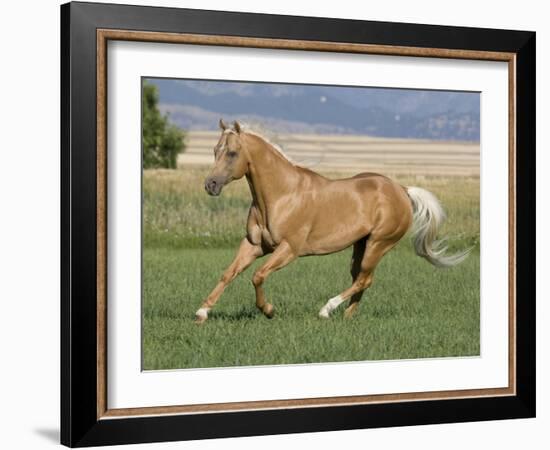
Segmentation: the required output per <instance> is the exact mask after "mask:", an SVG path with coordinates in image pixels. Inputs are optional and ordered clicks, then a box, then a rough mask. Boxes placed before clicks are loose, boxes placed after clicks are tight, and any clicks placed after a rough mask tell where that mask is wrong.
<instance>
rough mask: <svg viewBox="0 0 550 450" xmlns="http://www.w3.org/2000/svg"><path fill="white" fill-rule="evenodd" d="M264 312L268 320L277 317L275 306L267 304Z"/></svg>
mask: <svg viewBox="0 0 550 450" xmlns="http://www.w3.org/2000/svg"><path fill="white" fill-rule="evenodd" d="M262 311H263V313H264V315H265V316H266V317H267V318H268V319H272V318H273V316H274V315H275V308H273V305H272V304H271V303H268V304H266V305H265V306H264V307H263V309H262Z"/></svg>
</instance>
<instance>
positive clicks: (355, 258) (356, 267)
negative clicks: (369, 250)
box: [344, 237, 367, 318]
mask: <svg viewBox="0 0 550 450" xmlns="http://www.w3.org/2000/svg"><path fill="white" fill-rule="evenodd" d="M366 246H367V238H366V237H364V238H363V239H361V240H359V241H357V242H356V243H355V244H354V245H353V255H352V257H351V268H350V274H351V279H352V281H355V280H357V277H358V276H359V273H361V262H362V261H363V257H364V255H365V249H366ZM364 293H365V291H364V290H362V291H359V292H357V293H356V294H353V295H352V296H351V298H350V300H349V305H348V307H347V308H346V311H345V312H344V316H345V317H346V318H349V317H351V316H352V314H353V313H354V311H355V309H356V308H357V306H359V302H360V301H361V298H362V297H363V294H364Z"/></svg>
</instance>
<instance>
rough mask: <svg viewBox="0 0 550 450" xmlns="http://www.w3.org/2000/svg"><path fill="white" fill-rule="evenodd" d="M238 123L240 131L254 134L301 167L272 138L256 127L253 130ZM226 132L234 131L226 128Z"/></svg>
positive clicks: (246, 125)
mask: <svg viewBox="0 0 550 450" xmlns="http://www.w3.org/2000/svg"><path fill="white" fill-rule="evenodd" d="M239 125H240V128H241V131H242V132H244V133H247V134H250V135H252V136H256V137H257V138H259V139H261V140H263V141H264V142H266V143H267V144H269V145H271V147H273V148H274V149H275V150H276V151H277V153H279V155H281V156H282V157H283V158H284V159H286V160H287V161H288V162H289V163H290V164H292V165H293V166H296V167H302V166H300V165H299V164H297V163H296V162H295V161H293V160H292V158H291V157H290V156H288V155H287V154H286V153H285V152H284V150H283V148H282V147H281V146H280V145H279V144H277V143H276V142H273V140H272V139H271V138H269V137H267V136H266V135H265V134H264V133H260V132H259V131H258V130H256V129H254V130H253V129H252V128H251V126H250V125H249V124H246V123H239ZM226 132H233V133H235V131H234V130H230V129H227V130H226Z"/></svg>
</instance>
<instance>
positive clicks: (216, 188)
mask: <svg viewBox="0 0 550 450" xmlns="http://www.w3.org/2000/svg"><path fill="white" fill-rule="evenodd" d="M225 181H226V180H225V179H224V178H223V177H208V178H207V179H206V180H205V181H204V189H206V192H208V194H209V195H220V193H221V191H222V188H223V187H224V185H225Z"/></svg>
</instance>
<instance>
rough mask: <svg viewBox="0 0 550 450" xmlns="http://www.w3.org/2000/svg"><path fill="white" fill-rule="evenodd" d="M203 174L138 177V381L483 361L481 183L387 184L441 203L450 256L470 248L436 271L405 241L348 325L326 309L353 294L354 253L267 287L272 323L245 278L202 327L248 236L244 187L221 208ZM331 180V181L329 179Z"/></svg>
mask: <svg viewBox="0 0 550 450" xmlns="http://www.w3.org/2000/svg"><path fill="white" fill-rule="evenodd" d="M206 173H207V170H206V169H204V170H203V169H182V170H146V171H144V175H143V299H142V308H143V311H142V316H143V322H142V331H143V333H142V339H143V369H145V370H153V369H177V368H191V367H194V368H198V367H224V366H235V365H239V366H242V365H262V364H295V363H310V362H335V361H357V360H380V359H403V358H407V359H409V358H425V357H448V356H472V355H479V179H478V178H458V177H456V178H441V177H422V178H411V177H409V178H407V177H394V179H396V180H397V181H399V182H400V183H402V184H404V185H414V186H420V187H424V188H426V189H429V190H431V191H432V192H434V193H435V194H436V195H437V196H438V197H439V199H440V200H441V201H442V203H443V205H444V207H445V209H446V211H447V214H448V221H447V223H446V225H445V228H444V230H443V234H448V235H449V243H450V247H451V249H463V248H465V247H471V246H474V249H473V251H472V254H471V255H470V257H469V258H468V259H467V260H466V261H465V262H464V263H462V264H461V265H459V266H457V267H455V268H452V269H449V270H441V269H436V268H434V267H433V266H431V265H430V264H429V263H427V262H426V261H425V260H423V259H422V258H419V257H418V256H416V255H415V254H414V252H413V250H412V246H411V243H410V240H409V239H408V237H406V238H404V239H403V240H402V242H401V243H400V244H399V245H398V246H397V247H396V248H395V249H394V250H392V251H391V252H390V253H389V254H388V255H387V256H385V257H384V259H383V260H382V262H381V263H380V265H379V266H378V269H377V271H376V275H375V281H374V284H373V286H372V287H371V288H370V289H368V291H367V292H366V293H365V295H364V296H363V301H362V302H361V305H360V307H359V309H358V311H357V313H356V315H355V316H354V317H353V318H352V319H351V320H345V319H344V318H343V315H342V312H343V309H344V307H345V306H344V305H342V306H341V307H340V308H338V309H337V310H336V311H334V312H333V313H332V316H331V318H330V320H321V319H319V318H318V317H317V314H318V311H319V309H320V308H321V307H322V306H323V305H324V304H325V303H326V301H327V300H328V299H329V298H330V297H333V296H334V295H336V294H338V293H339V292H341V291H342V290H344V289H345V288H347V287H349V285H350V283H351V277H350V275H349V263H350V257H351V250H350V249H348V250H344V251H342V252H340V253H336V254H333V255H327V256H316V257H307V258H300V259H298V260H297V261H294V262H293V263H291V264H290V265H289V266H287V267H285V268H284V269H282V270H281V271H279V272H276V273H275V274H273V275H272V276H271V277H270V278H269V279H268V280H267V282H266V284H265V290H266V294H267V297H268V299H269V301H270V302H272V303H273V305H274V306H275V310H276V312H275V317H274V318H273V319H271V320H268V319H266V318H265V317H264V316H263V315H262V314H261V313H260V312H259V311H258V310H257V309H256V307H255V297H254V289H253V287H252V283H251V281H250V280H251V277H252V274H253V272H254V270H255V268H257V267H258V266H259V265H261V264H262V262H263V261H265V258H262V259H260V260H259V261H256V263H255V264H254V265H253V266H252V267H251V268H249V269H248V270H247V271H246V272H244V273H243V274H241V276H239V277H238V278H237V279H236V280H235V281H234V282H233V284H231V285H230V286H229V287H228V288H227V289H226V291H225V293H224V294H223V295H222V298H221V299H220V300H219V302H218V304H217V305H216V307H215V308H214V309H213V310H212V312H211V313H210V316H209V320H208V321H207V322H206V323H205V324H204V325H202V326H197V325H195V324H194V322H193V320H194V314H195V311H196V310H197V308H198V307H199V306H200V304H201V302H202V301H203V300H204V298H205V297H206V296H207V295H208V293H209V292H210V290H211V289H212V288H213V287H214V285H215V284H216V282H217V280H218V279H219V277H220V275H221V274H222V272H223V270H224V269H225V267H226V266H227V265H228V264H229V263H230V262H231V260H232V258H233V256H234V253H235V251H236V248H237V245H238V243H239V241H240V240H241V239H242V237H243V235H244V233H245V223H246V217H247V211H248V208H249V206H250V194H249V192H248V186H247V183H246V181H244V180H240V181H238V182H234V183H233V184H231V185H229V186H226V188H225V189H224V192H223V193H222V195H221V197H218V198H213V197H210V196H208V195H207V194H206V193H205V192H204V189H203V181H204V178H205V176H206ZM328 175H329V176H332V177H335V178H336V177H338V174H328Z"/></svg>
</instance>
